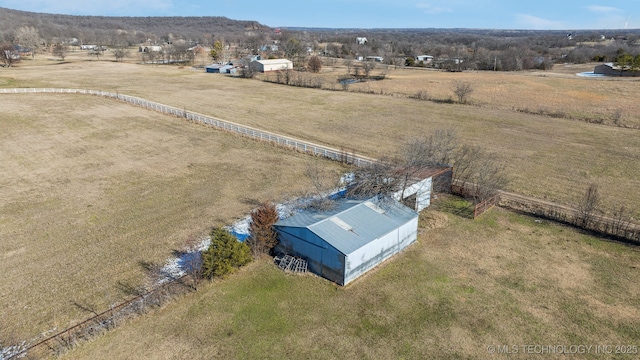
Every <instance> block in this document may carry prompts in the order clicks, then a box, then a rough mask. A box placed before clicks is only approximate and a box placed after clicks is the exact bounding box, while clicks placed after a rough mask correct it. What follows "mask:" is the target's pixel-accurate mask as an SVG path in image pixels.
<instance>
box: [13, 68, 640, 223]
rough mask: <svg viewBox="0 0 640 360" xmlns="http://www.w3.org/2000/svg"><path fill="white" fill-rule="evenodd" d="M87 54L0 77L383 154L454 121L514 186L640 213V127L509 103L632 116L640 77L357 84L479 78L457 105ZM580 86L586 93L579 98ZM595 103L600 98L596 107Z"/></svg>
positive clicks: (416, 75) (395, 74)
mask: <svg viewBox="0 0 640 360" xmlns="http://www.w3.org/2000/svg"><path fill="white" fill-rule="evenodd" d="M85 56H86V55H85ZM81 59H85V58H78V59H76V60H75V61H71V62H67V63H62V64H58V63H56V62H46V61H36V62H35V63H33V66H26V65H25V66H22V67H19V68H16V69H12V70H11V72H7V73H5V74H6V75H5V76H4V77H2V78H0V86H2V87H13V86H23V87H29V86H39V87H78V88H91V89H97V90H105V91H112V92H121V93H125V94H129V95H134V96H140V97H143V98H147V99H150V100H153V101H158V102H162V103H166V104H169V105H173V106H176V107H179V108H186V109H187V110H191V111H196V112H200V113H204V114H207V115H213V116H218V117H220V118H222V119H225V120H230V121H235V122H238V123H241V124H246V125H251V126H255V127H258V128H262V129H265V130H269V131H273V132H277V133H282V134H286V135H290V136H294V137H298V138H301V139H305V140H309V141H313V142H317V143H321V144H327V145H330V146H333V147H336V148H345V149H355V150H357V151H358V152H361V153H364V154H365V155H370V156H373V157H380V156H384V155H387V154H389V153H392V152H393V151H394V149H395V148H396V147H397V144H398V143H400V142H402V141H405V140H407V139H410V138H412V137H416V136H420V135H422V134H426V133H429V132H430V131H433V129H442V128H454V129H456V131H457V132H458V134H459V135H460V137H461V139H462V140H463V141H464V142H467V143H470V144H475V145H481V146H483V147H484V148H486V149H487V150H489V151H492V152H495V153H497V154H498V156H499V159H500V160H501V161H502V162H503V163H504V165H505V167H506V169H507V172H508V173H509V175H510V177H511V179H512V182H511V185H510V186H509V188H508V190H511V191H514V192H518V193H522V194H524V195H531V196H536V197H540V198H545V199H548V200H552V201H558V202H562V203H566V204H570V205H571V204H575V203H576V202H577V201H578V199H580V198H581V197H582V194H583V192H584V189H586V187H587V186H588V185H589V184H590V183H593V182H595V183H598V184H599V185H600V189H601V193H602V196H603V198H604V205H605V206H606V207H608V208H609V209H611V208H613V207H619V206H620V205H625V206H626V207H627V208H628V209H632V212H633V213H634V215H635V217H636V218H637V217H640V207H638V206H637V204H638V203H640V191H638V190H637V189H640V178H639V177H638V176H637V174H639V173H640V137H639V136H638V131H639V130H637V129H628V128H621V127H614V126H605V125H597V124H590V123H586V122H583V121H579V120H568V119H561V118H553V117H547V116H540V115H532V114H525V113H522V112H519V111H513V110H510V108H512V107H517V108H520V107H521V106H520V105H517V106H516V105H515V104H523V106H524V105H527V104H529V105H528V106H530V107H531V108H533V107H539V106H545V107H547V108H548V109H549V111H551V112H558V111H568V110H567V109H565V106H568V105H567V104H568V103H565V101H566V99H568V98H571V99H573V100H571V101H570V103H571V106H573V107H576V106H577V107H579V108H580V109H582V110H580V111H584V112H589V113H593V112H594V111H596V109H602V108H603V107H604V105H602V104H610V106H611V109H609V110H607V113H609V112H610V110H616V111H617V110H620V111H622V113H621V119H622V120H623V121H625V122H628V123H629V124H635V123H640V118H638V115H637V114H639V113H640V109H637V107H638V106H640V104H638V102H637V101H633V100H632V98H631V97H630V96H623V95H628V94H633V93H634V91H635V90H634V89H635V87H637V84H638V82H637V81H636V80H623V81H612V80H594V79H584V78H576V77H574V76H573V75H571V74H573V73H575V72H579V71H581V70H586V68H580V67H578V68H570V69H569V70H567V69H564V70H563V69H562V68H561V67H562V65H558V67H560V68H559V70H558V71H557V72H555V73H554V72H549V73H544V75H545V76H542V75H540V74H539V73H529V72H527V73H497V74H495V73H441V72H433V71H424V70H396V71H391V72H390V73H389V75H388V80H384V81H378V82H375V83H371V85H368V84H359V85H358V86H371V87H374V86H383V87H385V90H384V92H385V93H394V92H395V91H398V92H402V91H404V90H402V89H418V85H419V84H422V85H420V88H421V89H422V86H423V85H424V87H425V88H426V90H427V91H428V93H429V94H432V95H431V96H434V97H445V96H446V97H448V96H451V92H450V84H451V83H452V82H453V81H454V80H468V81H470V82H471V83H473V84H474V88H475V89H476V90H475V91H474V93H472V95H471V99H472V102H473V103H477V104H479V105H457V104H442V103H434V102H430V101H419V100H415V99H410V98H407V97H406V96H401V97H397V96H388V95H373V94H364V93H351V92H349V93H345V92H342V91H321V90H313V89H303V88H296V87H288V86H283V85H277V84H272V83H264V82H260V81H250V80H244V79H233V78H228V77H225V76H220V75H214V74H206V73H204V72H203V71H202V70H197V71H195V70H192V69H189V68H183V69H180V68H178V67H173V66H155V65H147V66H142V65H136V64H132V63H115V62H110V61H94V60H86V59H85V60H83V61H80V60H81ZM554 74H555V75H554ZM552 75H554V76H552ZM492 84H493V85H492ZM498 85H499V86H498ZM430 88H432V89H430ZM492 89H493V90H492ZM401 90H402V91H401ZM498 90H499V91H498ZM447 94H448V95H447ZM572 94H573V95H572ZM576 94H582V95H584V96H582V95H581V96H582V97H580V96H578V97H572V96H574V95H576ZM590 98H598V99H603V100H602V101H603V103H598V102H594V101H590V100H588V99H590ZM596 103H597V104H600V105H598V106H595V107H594V104H596ZM505 104H513V105H505ZM534 110H535V109H534ZM603 116H604V115H603Z"/></svg>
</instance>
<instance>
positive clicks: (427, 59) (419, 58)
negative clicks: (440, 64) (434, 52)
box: [416, 55, 433, 64]
mask: <svg viewBox="0 0 640 360" xmlns="http://www.w3.org/2000/svg"><path fill="white" fill-rule="evenodd" d="M416 61H417V62H420V61H422V63H423V64H429V63H431V62H432V61H433V56H431V55H418V56H416Z"/></svg>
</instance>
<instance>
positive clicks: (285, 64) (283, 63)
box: [249, 59, 293, 72]
mask: <svg viewBox="0 0 640 360" xmlns="http://www.w3.org/2000/svg"><path fill="white" fill-rule="evenodd" d="M249 66H250V67H251V69H253V70H254V71H259V72H269V71H278V70H288V69H293V63H292V62H291V61H290V60H287V59H270V60H254V61H252V62H251V63H250V64H249Z"/></svg>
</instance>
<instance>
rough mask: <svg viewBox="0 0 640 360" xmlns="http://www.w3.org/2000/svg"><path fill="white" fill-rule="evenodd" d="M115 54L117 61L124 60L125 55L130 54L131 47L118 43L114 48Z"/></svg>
mask: <svg viewBox="0 0 640 360" xmlns="http://www.w3.org/2000/svg"><path fill="white" fill-rule="evenodd" d="M113 56H115V58H116V62H118V61H122V60H123V59H124V58H125V57H127V56H129V48H128V47H127V46H126V45H118V46H116V47H115V49H114V50H113Z"/></svg>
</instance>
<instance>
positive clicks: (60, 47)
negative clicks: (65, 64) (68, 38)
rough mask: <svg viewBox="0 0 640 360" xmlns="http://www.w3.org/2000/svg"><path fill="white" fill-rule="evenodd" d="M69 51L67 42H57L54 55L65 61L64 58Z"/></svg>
mask: <svg viewBox="0 0 640 360" xmlns="http://www.w3.org/2000/svg"><path fill="white" fill-rule="evenodd" d="M68 52H69V48H68V47H67V45H66V44H60V43H59V44H55V45H54V46H53V51H52V53H53V55H55V56H57V57H59V58H60V59H62V61H64V58H65V57H67V53H68Z"/></svg>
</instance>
